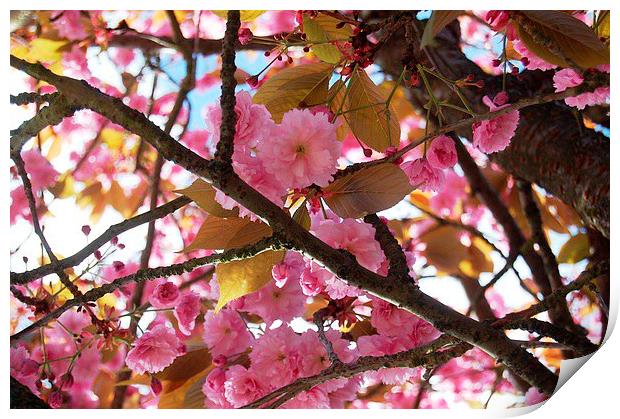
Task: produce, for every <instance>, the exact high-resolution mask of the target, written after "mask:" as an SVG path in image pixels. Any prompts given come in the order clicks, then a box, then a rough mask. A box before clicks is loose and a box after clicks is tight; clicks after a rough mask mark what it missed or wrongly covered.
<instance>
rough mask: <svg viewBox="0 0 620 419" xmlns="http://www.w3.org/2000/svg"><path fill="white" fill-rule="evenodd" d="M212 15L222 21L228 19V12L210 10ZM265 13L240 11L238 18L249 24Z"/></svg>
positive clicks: (260, 11) (263, 11)
mask: <svg viewBox="0 0 620 419" xmlns="http://www.w3.org/2000/svg"><path fill="white" fill-rule="evenodd" d="M211 12H212V13H213V14H214V15H217V16H219V17H221V18H222V19H227V18H228V10H211ZM263 13H265V10H241V11H240V17H241V21H242V22H251V21H253V20H256V18H258V17H259V16H260V15H262V14H263Z"/></svg>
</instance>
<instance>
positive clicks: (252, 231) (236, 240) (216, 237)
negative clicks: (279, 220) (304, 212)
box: [183, 216, 271, 252]
mask: <svg viewBox="0 0 620 419" xmlns="http://www.w3.org/2000/svg"><path fill="white" fill-rule="evenodd" d="M269 236H271V228H270V227H269V226H268V225H267V224H264V223H261V222H260V221H250V220H248V219H247V218H218V217H214V216H209V217H207V219H206V220H205V221H204V223H202V226H200V229H199V230H198V233H197V234H196V237H195V238H194V241H193V242H192V243H191V244H190V245H189V246H187V247H186V248H185V249H183V252H190V251H192V250H196V249H212V250H219V249H236V248H239V247H242V246H245V245H248V244H254V243H256V242H257V241H259V240H260V239H263V238H265V237H269Z"/></svg>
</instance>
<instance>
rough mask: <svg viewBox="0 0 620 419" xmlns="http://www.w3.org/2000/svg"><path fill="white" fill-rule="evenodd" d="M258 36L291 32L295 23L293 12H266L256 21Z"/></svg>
mask: <svg viewBox="0 0 620 419" xmlns="http://www.w3.org/2000/svg"><path fill="white" fill-rule="evenodd" d="M256 24H257V28H256V30H255V31H254V32H255V33H256V34H257V35H258V36H271V35H273V34H274V33H281V32H292V31H293V30H294V29H295V27H296V26H297V24H296V23H295V11H294V10H268V11H266V12H265V13H263V14H262V15H260V16H259V17H258V19H256Z"/></svg>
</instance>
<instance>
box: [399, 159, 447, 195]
mask: <svg viewBox="0 0 620 419" xmlns="http://www.w3.org/2000/svg"><path fill="white" fill-rule="evenodd" d="M400 168H401V169H403V172H405V173H406V174H407V176H408V177H409V183H410V184H411V186H414V187H416V188H419V189H420V190H423V191H427V190H433V191H438V190H440V189H441V187H442V185H443V182H444V175H443V171H442V170H439V169H436V168H434V167H433V166H432V165H431V164H430V163H429V161H428V160H427V159H426V158H424V157H422V158H419V159H415V160H413V161H406V162H404V163H403V164H401V165H400Z"/></svg>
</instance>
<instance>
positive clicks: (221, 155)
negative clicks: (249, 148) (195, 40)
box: [215, 10, 241, 166]
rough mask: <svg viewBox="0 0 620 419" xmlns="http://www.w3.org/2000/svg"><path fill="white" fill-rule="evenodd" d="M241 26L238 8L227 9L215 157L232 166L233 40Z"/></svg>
mask: <svg viewBox="0 0 620 419" xmlns="http://www.w3.org/2000/svg"><path fill="white" fill-rule="evenodd" d="M240 26H241V21H240V12H239V11H238V10H229V11H228V20H227V21H226V34H225V35H224V43H223V45H222V72H221V79H222V96H221V98H220V106H221V107H222V124H221V128H220V141H219V142H218V143H217V150H216V152H215V159H216V160H218V161H221V162H222V163H224V164H226V165H228V166H232V155H233V151H234V140H235V126H236V124H237V113H236V112H235V104H236V103H237V99H236V97H235V86H237V80H236V79H235V71H237V66H236V65H235V42H236V41H237V37H238V35H237V34H238V33H239V27H240Z"/></svg>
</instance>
